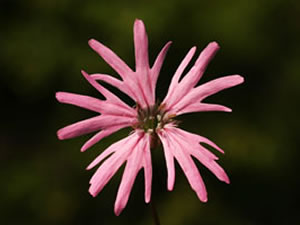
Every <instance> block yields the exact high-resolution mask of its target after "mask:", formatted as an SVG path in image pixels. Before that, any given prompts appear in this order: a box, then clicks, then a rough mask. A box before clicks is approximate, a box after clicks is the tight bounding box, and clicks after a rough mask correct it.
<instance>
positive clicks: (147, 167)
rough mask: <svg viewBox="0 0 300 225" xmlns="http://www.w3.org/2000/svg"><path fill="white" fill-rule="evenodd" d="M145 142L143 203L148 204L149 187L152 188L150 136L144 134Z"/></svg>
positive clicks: (149, 196)
mask: <svg viewBox="0 0 300 225" xmlns="http://www.w3.org/2000/svg"><path fill="white" fill-rule="evenodd" d="M146 136H148V137H146V138H147V140H146V145H145V148H144V158H143V167H144V177H145V202H146V203H149V202H150V199H151V187H152V163H151V152H150V141H151V140H150V139H151V137H150V135H148V134H146Z"/></svg>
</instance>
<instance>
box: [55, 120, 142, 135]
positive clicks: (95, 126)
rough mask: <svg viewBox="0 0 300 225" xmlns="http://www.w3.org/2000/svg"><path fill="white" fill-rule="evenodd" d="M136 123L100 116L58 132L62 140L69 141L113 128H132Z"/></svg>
mask: <svg viewBox="0 0 300 225" xmlns="http://www.w3.org/2000/svg"><path fill="white" fill-rule="evenodd" d="M135 121H136V119H129V118H127V117H119V116H106V115H100V116H95V117H92V118H90V119H86V120H82V121H79V122H77V123H74V124H71V125H69V126H66V127H64V128H61V129H60V130H58V131H57V136H58V138H59V139H61V140H63V139H69V138H73V137H77V136H80V135H83V134H88V133H91V132H94V131H97V130H100V129H105V128H107V127H111V126H118V125H127V126H131V125H132V124H133V123H135Z"/></svg>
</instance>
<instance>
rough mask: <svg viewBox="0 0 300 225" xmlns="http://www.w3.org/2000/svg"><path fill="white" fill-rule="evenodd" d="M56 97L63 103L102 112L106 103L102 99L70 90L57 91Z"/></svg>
mask: <svg viewBox="0 0 300 225" xmlns="http://www.w3.org/2000/svg"><path fill="white" fill-rule="evenodd" d="M56 99H57V100H58V101H59V102H61V103H66V104H71V105H76V106H78V107H81V108H85V109H88V110H92V111H95V112H99V113H101V111H102V109H103V107H104V105H105V103H104V101H102V100H99V99H96V98H93V97H90V96H85V95H78V94H73V93H68V92H56Z"/></svg>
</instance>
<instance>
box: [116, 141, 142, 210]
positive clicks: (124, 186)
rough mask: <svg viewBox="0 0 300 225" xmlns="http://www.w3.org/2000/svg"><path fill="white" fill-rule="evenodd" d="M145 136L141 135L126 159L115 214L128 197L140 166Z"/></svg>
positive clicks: (123, 206)
mask: <svg viewBox="0 0 300 225" xmlns="http://www.w3.org/2000/svg"><path fill="white" fill-rule="evenodd" d="M146 139H147V138H145V136H143V137H142V138H141V139H140V141H139V142H138V144H137V145H136V147H135V149H133V151H132V153H131V155H130V156H129V157H128V159H127V164H126V167H125V170H124V173H123V176H122V180H121V184H120V186H119V190H118V194H117V198H116V201H115V214H116V215H117V216H118V215H120V213H121V212H122V210H123V209H124V208H125V206H126V204H127V202H128V198H129V196H130V193H131V189H132V186H133V183H134V180H135V178H136V176H137V174H138V172H139V170H140V169H141V167H142V161H143V153H144V148H145V145H146Z"/></svg>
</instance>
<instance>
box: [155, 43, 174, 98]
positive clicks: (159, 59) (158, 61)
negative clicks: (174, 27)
mask: <svg viewBox="0 0 300 225" xmlns="http://www.w3.org/2000/svg"><path fill="white" fill-rule="evenodd" d="M171 44H172V42H171V41H169V42H168V43H167V44H166V45H165V46H164V47H163V49H162V50H161V51H160V53H159V54H158V56H157V58H156V60H155V62H154V64H153V66H152V68H151V81H152V90H153V92H154V93H155V87H156V82H157V79H158V76H159V72H160V69H161V67H162V65H163V62H164V59H165V57H166V54H167V52H168V50H169V48H170V46H171Z"/></svg>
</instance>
